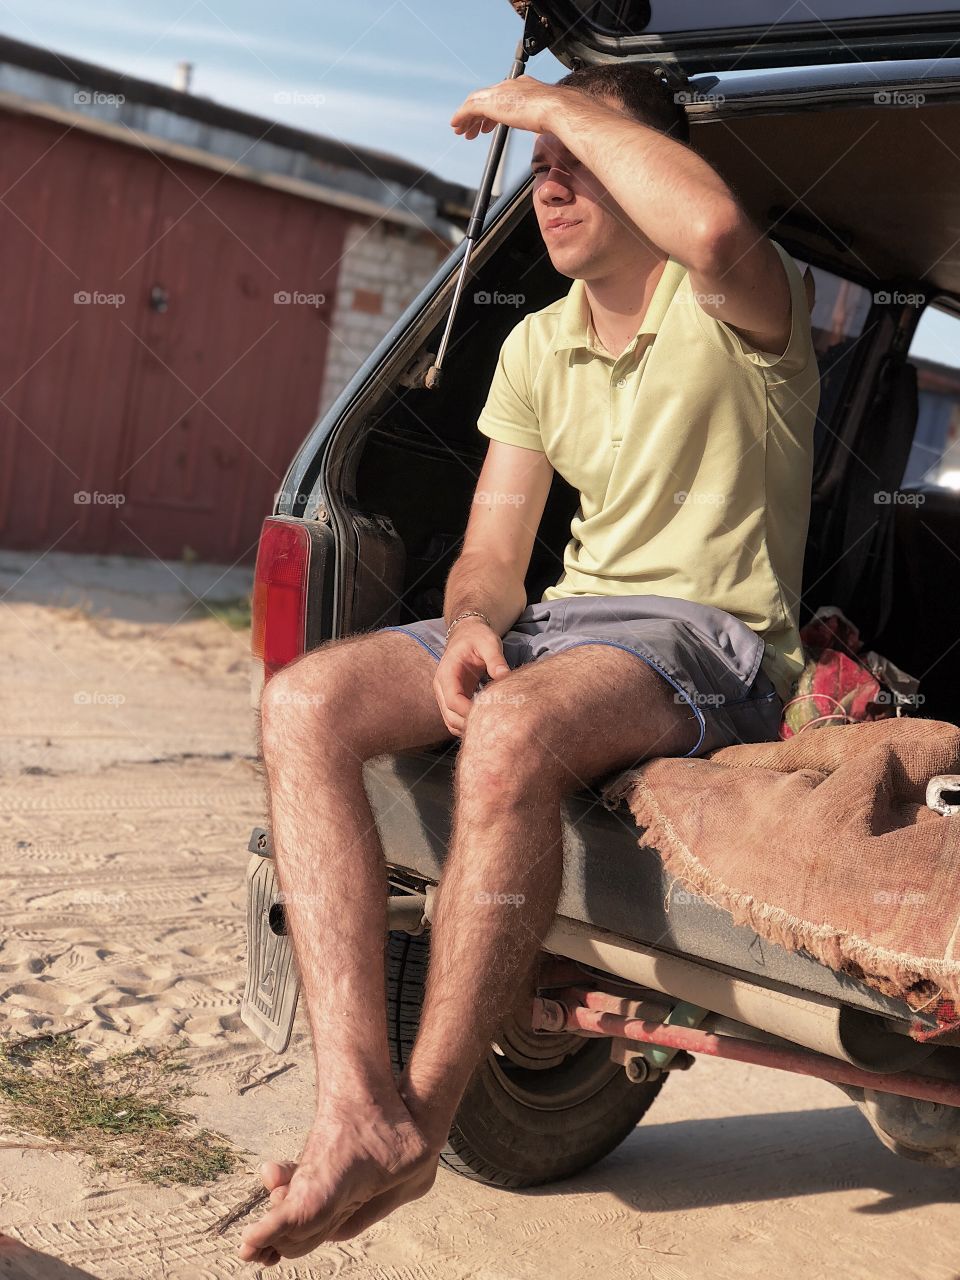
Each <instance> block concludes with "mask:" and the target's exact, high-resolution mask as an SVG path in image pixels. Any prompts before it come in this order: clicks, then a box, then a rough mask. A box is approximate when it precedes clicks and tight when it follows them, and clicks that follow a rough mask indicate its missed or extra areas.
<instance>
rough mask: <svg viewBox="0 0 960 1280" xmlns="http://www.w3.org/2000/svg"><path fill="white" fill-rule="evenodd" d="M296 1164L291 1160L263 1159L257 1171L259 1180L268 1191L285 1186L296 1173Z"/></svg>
mask: <svg viewBox="0 0 960 1280" xmlns="http://www.w3.org/2000/svg"><path fill="white" fill-rule="evenodd" d="M296 1170H297V1166H296V1164H295V1163H294V1162H293V1161H292V1160H264V1162H263V1164H261V1165H260V1167H259V1169H258V1170H257V1172H258V1173H259V1174H260V1181H261V1182H262V1183H263V1185H264V1186H265V1187H266V1189H267V1190H268V1191H275V1190H276V1189H277V1187H283V1186H286V1185H287V1183H288V1182H289V1181H290V1179H291V1178H292V1177H293V1175H294V1173H296Z"/></svg>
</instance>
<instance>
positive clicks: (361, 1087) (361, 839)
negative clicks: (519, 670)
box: [240, 632, 450, 1264]
mask: <svg viewBox="0 0 960 1280" xmlns="http://www.w3.org/2000/svg"><path fill="white" fill-rule="evenodd" d="M435 674H436V661H435V659H434V658H433V657H432V656H431V655H430V654H429V653H427V652H426V650H424V649H422V648H421V647H420V646H419V645H418V644H416V643H415V642H414V641H412V640H411V639H410V637H409V636H405V635H402V634H397V633H393V632H391V633H382V634H371V635H367V636H355V637H347V638H346V639H344V640H342V641H337V642H331V643H328V644H326V645H323V646H321V647H320V648H319V649H317V650H314V651H312V652H311V653H309V654H307V655H306V656H305V657H304V658H302V659H300V660H299V661H297V662H296V663H293V664H291V665H290V666H289V667H287V668H285V669H284V670H283V671H281V672H279V673H278V674H277V675H275V676H274V677H273V679H272V680H271V681H270V682H269V684H268V685H267V687H266V690H265V693H264V697H263V703H262V746H263V757H264V764H265V766H266V772H267V780H268V787H269V795H270V807H271V829H272V834H273V841H274V849H275V855H276V861H277V872H278V875H279V879H280V884H281V887H282V889H283V892H284V898H285V908H286V913H287V917H288V920H289V926H290V932H291V938H292V941H293V944H294V948H295V952H296V955H297V960H298V968H299V972H300V976H301V982H302V995H301V999H302V1002H303V1005H304V1007H305V1008H306V1010H307V1014H308V1017H309V1020H310V1027H311V1031H312V1035H313V1045H314V1054H315V1059H316V1074H317V1087H318V1098H317V1110H316V1115H315V1117H314V1120H313V1124H312V1126H311V1128H310V1132H309V1135H308V1137H307V1141H306V1145H305V1146H304V1150H303V1153H302V1155H301V1157H300V1161H299V1171H298V1173H297V1175H296V1176H295V1177H294V1178H293V1180H292V1181H291V1174H292V1173H293V1170H294V1169H295V1168H297V1166H286V1168H287V1169H288V1172H287V1175H286V1178H285V1181H286V1182H289V1183H290V1185H289V1186H288V1187H287V1188H286V1190H285V1191H284V1194H283V1197H278V1198H277V1203H279V1200H280V1199H281V1198H283V1199H286V1200H287V1205H286V1209H285V1212H284V1214H283V1215H282V1216H279V1215H272V1214H271V1215H267V1216H266V1217H265V1218H263V1219H261V1220H260V1221H259V1222H257V1223H254V1224H251V1225H250V1226H249V1227H248V1228H246V1230H245V1231H244V1233H243V1242H244V1243H243V1245H242V1247H241V1255H240V1256H241V1257H242V1258H243V1259H244V1261H257V1262H261V1263H267V1264H269V1263H271V1262H274V1261H276V1260H277V1258H278V1256H279V1254H280V1253H282V1255H283V1256H285V1257H297V1256H299V1254H300V1253H306V1252H309V1251H310V1250H311V1249H313V1248H315V1247H316V1244H317V1243H318V1242H319V1240H320V1239H322V1238H323V1233H324V1231H325V1230H327V1229H329V1228H330V1227H331V1226H332V1225H333V1224H334V1218H335V1217H336V1218H342V1217H343V1216H344V1214H346V1213H348V1212H350V1211H351V1206H352V1207H353V1208H356V1207H358V1206H359V1205H360V1204H362V1203H364V1202H365V1201H366V1200H367V1199H368V1198H369V1196H370V1195H371V1194H372V1193H373V1192H374V1191H379V1190H380V1189H381V1181H378V1179H381V1180H382V1179H383V1177H384V1176H385V1174H384V1171H385V1170H390V1171H393V1172H395V1171H397V1170H405V1171H406V1170H410V1169H413V1168H419V1167H420V1165H421V1164H422V1163H423V1157H424V1155H425V1153H426V1152H427V1150H428V1143H427V1142H426V1140H425V1138H424V1137H423V1135H422V1134H421V1133H420V1132H419V1129H418V1127H417V1125H416V1123H415V1122H414V1121H413V1119H412V1118H411V1116H410V1114H409V1112H408V1111H407V1109H406V1107H405V1106H404V1104H403V1102H402V1100H401V1099H400V1096H399V1094H398V1093H397V1089H396V1086H395V1084H394V1081H393V1076H392V1072H391V1068H390V1059H389V1050H388V1045H387V1032H386V994H385V990H384V966H383V947H384V939H385V935H386V900H387V885H386V874H385V864H384V857H383V850H382V847H381V845H380V840H379V836H378V834H377V830H376V825H375V822H374V818H373V814H372V812H371V809H370V804H369V801H368V799H367V795H366V792H365V790H364V787H363V780H362V764H363V761H365V760H368V759H371V758H373V757H374V756H377V755H381V754H383V753H386V752H396V751H401V750H405V749H408V748H412V747H417V746H425V745H429V744H432V743H439V742H443V741H449V740H450V734H449V732H448V730H447V729H446V726H445V725H444V723H443V719H442V717H441V715H440V711H439V708H438V706H437V701H436V697H435V695H434V692H433V687H432V682H433V678H434V675H435ZM270 1177H271V1169H270V1167H267V1170H266V1177H265V1181H266V1182H268V1184H269V1180H270ZM274 1183H276V1177H275V1176H274ZM334 1193H336V1195H335V1194H334ZM308 1225H309V1230H307V1229H306V1228H307V1227H308Z"/></svg>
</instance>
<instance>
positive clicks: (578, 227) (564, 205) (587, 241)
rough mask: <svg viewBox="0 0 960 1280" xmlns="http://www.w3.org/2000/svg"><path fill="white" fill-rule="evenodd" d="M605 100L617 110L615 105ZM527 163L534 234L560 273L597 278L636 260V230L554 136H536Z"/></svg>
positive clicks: (639, 238)
mask: <svg viewBox="0 0 960 1280" xmlns="http://www.w3.org/2000/svg"><path fill="white" fill-rule="evenodd" d="M605 101H606V102H607V105H608V106H611V107H614V108H615V109H617V103H615V102H611V101H609V100H605ZM530 167H531V169H532V170H533V175H534V183H533V207H534V210H535V211H536V215H537V222H538V223H539V225H540V234H541V235H542V236H543V239H544V243H545V244H546V246H547V251H548V253H549V254H550V261H551V262H552V263H553V265H554V266H555V267H556V269H557V270H558V271H559V272H560V273H561V274H562V275H565V276H570V277H571V278H572V279H580V280H591V279H597V278H599V277H601V276H606V275H609V274H611V273H613V272H615V271H617V270H620V269H622V268H624V267H627V266H629V265H630V264H631V263H633V262H635V261H636V257H637V251H638V249H639V248H640V246H641V245H642V244H643V243H644V240H643V237H642V236H641V234H640V231H639V230H638V228H637V227H635V226H634V225H633V224H632V223H631V222H630V219H629V218H628V217H627V216H626V214H625V213H624V212H623V210H622V209H621V208H620V206H619V205H618V204H617V203H616V201H615V200H614V199H613V197H612V196H611V195H610V193H609V192H608V191H607V189H606V188H605V187H604V186H603V185H602V184H601V183H600V182H599V180H598V179H597V178H595V177H594V175H593V174H592V173H591V172H590V170H589V169H588V168H586V166H585V165H583V164H581V163H580V161H579V160H578V159H577V158H576V156H574V155H573V154H572V153H571V152H569V151H568V150H567V149H566V147H564V145H563V143H562V142H561V141H560V140H559V138H557V137H555V135H554V134H552V133H541V134H539V135H538V136H537V140H536V142H535V144H534V148H533V156H532V159H531V162H530Z"/></svg>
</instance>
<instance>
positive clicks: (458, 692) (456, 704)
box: [433, 618, 510, 738]
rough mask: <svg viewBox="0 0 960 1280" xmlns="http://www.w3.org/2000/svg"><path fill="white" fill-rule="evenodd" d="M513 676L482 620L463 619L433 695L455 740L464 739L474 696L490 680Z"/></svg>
mask: <svg viewBox="0 0 960 1280" xmlns="http://www.w3.org/2000/svg"><path fill="white" fill-rule="evenodd" d="M509 674H510V667H509V666H508V665H507V661H506V659H505V658H504V656H503V642H502V640H501V639H500V637H499V636H498V635H497V633H496V631H494V630H493V629H492V628H491V627H488V626H487V624H486V623H485V622H484V621H483V619H482V618H464V620H463V621H462V622H458V623H457V625H456V626H455V627H454V629H453V631H452V632H451V633H450V639H449V641H448V642H447V647H446V649H445V650H444V653H443V657H442V658H441V659H440V664H439V666H438V667H437V674H436V675H435V676H434V680H433V691H434V693H435V694H436V696H437V705H438V706H439V708H440V714H441V715H442V716H443V721H444V724H445V725H446V726H447V728H448V729H449V730H450V732H451V733H452V734H453V736H454V737H455V738H460V737H462V736H463V730H464V726H465V725H466V722H467V716H468V715H469V714H470V708H471V707H472V706H473V701H472V699H473V695H474V694H475V693H476V691H477V689H478V688H479V686H480V681H481V680H483V679H484V678H485V677H487V676H489V677H490V679H491V680H502V679H503V677H504V676H506V675H509Z"/></svg>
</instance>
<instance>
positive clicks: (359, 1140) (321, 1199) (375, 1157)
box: [240, 1097, 439, 1266]
mask: <svg viewBox="0 0 960 1280" xmlns="http://www.w3.org/2000/svg"><path fill="white" fill-rule="evenodd" d="M361 1105H362V1104H360V1103H358V1102H356V1101H354V1100H351V1099H347V1100H345V1101H343V1102H340V1103H339V1104H332V1103H328V1104H327V1106H326V1107H325V1114H324V1116H323V1117H322V1118H319V1119H318V1120H317V1122H316V1123H315V1124H314V1126H313V1128H312V1129H311V1131H310V1133H309V1134H308V1136H307V1140H306V1143H305V1145H304V1149H303V1153H302V1154H301V1156H300V1160H299V1161H298V1162H297V1163H296V1164H295V1165H294V1164H286V1163H285V1164H279V1163H276V1164H275V1163H272V1162H268V1163H267V1164H265V1165H263V1166H261V1179H262V1181H263V1184H264V1186H265V1187H266V1188H267V1189H268V1190H269V1191H270V1192H271V1195H270V1206H271V1207H270V1210H269V1211H268V1212H267V1214H266V1215H265V1216H264V1217H263V1218H261V1219H260V1221H259V1222H255V1223H251V1224H250V1225H249V1226H248V1227H246V1228H245V1229H244V1231H243V1232H242V1234H241V1240H242V1244H241V1246H240V1257H241V1259H242V1260H243V1261H244V1262H256V1263H259V1264H260V1265H261V1266H272V1265H273V1264H274V1263H276V1262H279V1260H280V1259H281V1258H300V1257H302V1256H303V1255H304V1254H306V1253H310V1252H312V1251H313V1250H314V1249H316V1248H317V1247H318V1246H319V1245H321V1244H323V1243H324V1242H325V1241H328V1240H333V1239H335V1238H337V1239H346V1238H347V1236H340V1235H339V1234H338V1232H339V1230H340V1229H341V1228H342V1227H344V1226H345V1224H346V1223H347V1222H348V1221H349V1220H350V1219H352V1218H353V1217H355V1216H356V1215H357V1213H358V1211H359V1210H360V1209H362V1208H363V1206H365V1205H366V1204H367V1203H368V1202H369V1201H372V1200H374V1199H379V1198H380V1197H382V1196H384V1195H386V1194H388V1193H391V1192H395V1191H398V1190H399V1189H400V1188H401V1187H402V1186H404V1185H405V1184H406V1183H407V1182H411V1183H412V1184H413V1185H412V1186H411V1187H410V1193H409V1195H407V1196H406V1197H404V1198H405V1199H414V1198H415V1197H416V1196H418V1195H423V1194H424V1193H425V1192H427V1191H429V1189H430V1187H431V1186H432V1185H433V1181H434V1178H435V1177H436V1170H437V1162H438V1159H439V1152H438V1150H437V1149H435V1148H431V1146H430V1145H429V1144H428V1142H427V1140H426V1138H425V1137H424V1135H423V1133H422V1131H421V1130H420V1129H419V1128H418V1126H417V1125H416V1123H415V1122H414V1120H413V1118H412V1116H411V1115H410V1112H409V1111H408V1110H407V1108H406V1107H405V1106H404V1104H403V1102H402V1101H401V1100H400V1098H399V1097H396V1098H395V1099H393V1100H391V1101H390V1102H389V1103H388V1104H387V1105H380V1106H371V1104H369V1103H366V1104H363V1105H365V1110H361ZM397 1203H403V1199H400V1200H398V1201H397ZM391 1207H395V1206H391ZM389 1211H390V1210H389V1208H388V1209H385V1210H384V1212H385V1213H387V1212H389ZM382 1216H383V1213H379V1214H377V1217H382ZM376 1220H377V1219H376V1217H375V1218H372V1219H371V1221H376ZM357 1229H358V1230H363V1227H362V1226H360V1227H358V1228H357ZM349 1234H351V1235H352V1234H355V1232H353V1231H351V1232H350V1233H349Z"/></svg>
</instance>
